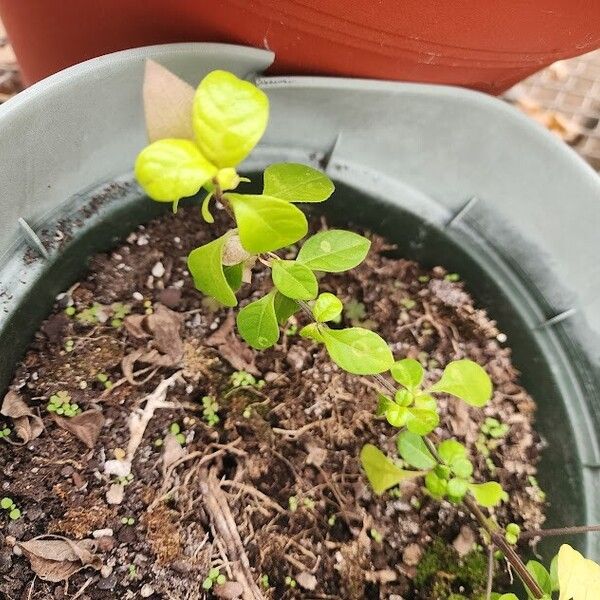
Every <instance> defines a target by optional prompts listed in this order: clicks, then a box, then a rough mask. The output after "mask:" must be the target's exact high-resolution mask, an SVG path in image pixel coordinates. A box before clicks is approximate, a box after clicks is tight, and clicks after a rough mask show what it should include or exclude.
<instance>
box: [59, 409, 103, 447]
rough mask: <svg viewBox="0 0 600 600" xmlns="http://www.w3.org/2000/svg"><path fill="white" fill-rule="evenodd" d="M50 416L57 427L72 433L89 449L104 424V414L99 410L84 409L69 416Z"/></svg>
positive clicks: (94, 442) (94, 443) (93, 444)
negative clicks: (77, 413)
mask: <svg viewBox="0 0 600 600" xmlns="http://www.w3.org/2000/svg"><path fill="white" fill-rule="evenodd" d="M52 416H53V417H54V420H55V421H56V424H57V425H58V426H59V427H62V428H63V429H65V430H66V431H68V432H69V433H72V434H73V435H74V436H75V437H76V438H77V439H79V440H81V441H82V442H83V443H84V444H85V445H86V446H87V447H88V448H90V449H91V448H93V447H94V446H95V445H96V441H97V440H98V436H99V435H100V430H101V429H102V426H103V425H104V415H103V414H102V411H100V410H86V411H85V412H82V413H81V414H79V415H75V416H74V417H69V418H65V417H60V416H58V415H52Z"/></svg>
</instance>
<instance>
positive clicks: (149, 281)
mask: <svg viewBox="0 0 600 600" xmlns="http://www.w3.org/2000/svg"><path fill="white" fill-rule="evenodd" d="M146 287H147V288H148V289H149V290H153V289H154V277H153V276H152V275H148V279H146Z"/></svg>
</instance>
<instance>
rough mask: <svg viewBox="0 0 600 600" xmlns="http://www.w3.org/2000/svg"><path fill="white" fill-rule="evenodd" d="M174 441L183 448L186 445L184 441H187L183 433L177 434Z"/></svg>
mask: <svg viewBox="0 0 600 600" xmlns="http://www.w3.org/2000/svg"><path fill="white" fill-rule="evenodd" d="M175 440H176V441H177V443H178V444H179V445H180V446H183V445H184V444H185V443H186V441H187V438H186V437H185V433H178V434H177V435H176V436H175Z"/></svg>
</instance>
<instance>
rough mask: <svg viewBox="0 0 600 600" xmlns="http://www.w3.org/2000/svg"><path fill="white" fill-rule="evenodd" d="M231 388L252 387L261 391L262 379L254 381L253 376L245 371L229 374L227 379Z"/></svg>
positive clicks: (263, 383)
mask: <svg viewBox="0 0 600 600" xmlns="http://www.w3.org/2000/svg"><path fill="white" fill-rule="evenodd" d="M229 381H230V382H231V385H232V387H234V388H237V387H254V388H257V389H261V388H263V387H264V386H265V382H264V381H263V380H262V379H258V380H257V379H256V377H254V375H252V374H251V373H247V372H246V371H235V372H233V373H232V374H231V377H230V378H229Z"/></svg>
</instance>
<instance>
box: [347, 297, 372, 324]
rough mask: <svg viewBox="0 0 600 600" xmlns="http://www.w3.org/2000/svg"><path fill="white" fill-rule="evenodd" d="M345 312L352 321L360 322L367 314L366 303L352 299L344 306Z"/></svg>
mask: <svg viewBox="0 0 600 600" xmlns="http://www.w3.org/2000/svg"><path fill="white" fill-rule="evenodd" d="M344 314H345V315H346V318H347V319H348V320H349V321H350V322H351V323H358V322H360V321H362V320H363V319H364V318H365V317H366V316H367V311H366V310H365V305H364V304H363V303H362V302H358V301H357V300H350V301H348V302H347V303H346V306H345V307H344Z"/></svg>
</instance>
